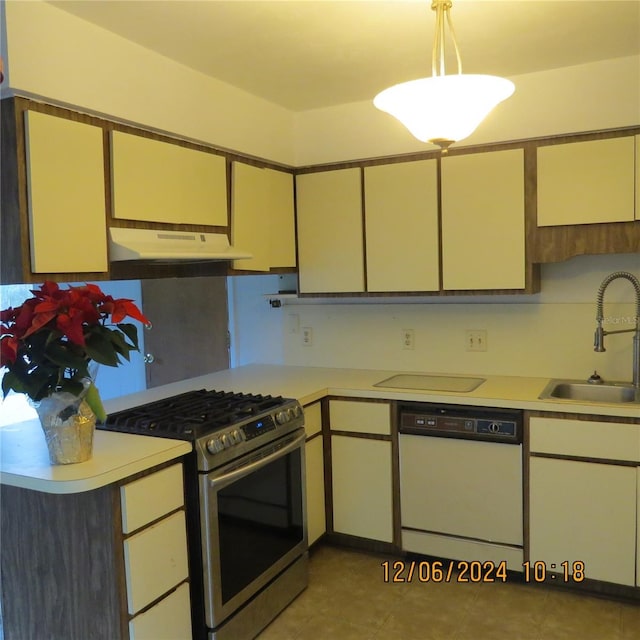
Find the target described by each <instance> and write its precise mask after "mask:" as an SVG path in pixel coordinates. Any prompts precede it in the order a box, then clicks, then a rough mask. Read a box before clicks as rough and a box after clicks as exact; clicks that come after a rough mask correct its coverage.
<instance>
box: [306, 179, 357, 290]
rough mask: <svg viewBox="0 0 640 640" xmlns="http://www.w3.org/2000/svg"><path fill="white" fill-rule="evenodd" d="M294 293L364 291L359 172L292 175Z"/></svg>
mask: <svg viewBox="0 0 640 640" xmlns="http://www.w3.org/2000/svg"><path fill="white" fill-rule="evenodd" d="M296 214H297V237H298V271H299V275H298V278H299V290H300V293H357V292H361V291H364V244H363V237H362V236H363V225H362V193H361V170H360V169H359V168H350V169H337V170H334V171H321V172H317V173H304V174H300V175H297V176H296Z"/></svg>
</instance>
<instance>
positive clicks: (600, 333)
mask: <svg viewBox="0 0 640 640" xmlns="http://www.w3.org/2000/svg"><path fill="white" fill-rule="evenodd" d="M593 350H594V351H597V352H598V353H603V352H604V351H606V349H605V348H604V329H603V328H602V323H600V322H598V327H597V328H596V333H595V335H594V337H593Z"/></svg>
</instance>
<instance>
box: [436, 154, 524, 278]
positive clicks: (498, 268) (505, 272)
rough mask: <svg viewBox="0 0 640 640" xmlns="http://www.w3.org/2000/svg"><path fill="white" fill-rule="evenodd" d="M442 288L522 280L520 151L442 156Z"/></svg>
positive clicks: (522, 171)
mask: <svg viewBox="0 0 640 640" xmlns="http://www.w3.org/2000/svg"><path fill="white" fill-rule="evenodd" d="M441 188H442V286H443V289H444V290H470V289H473V290H482V289H523V288H524V287H525V285H526V282H525V275H526V260H525V211H524V151H523V150H522V149H509V150H506V151H492V152H488V153H472V154H467V155H459V156H448V157H445V158H442V184H441Z"/></svg>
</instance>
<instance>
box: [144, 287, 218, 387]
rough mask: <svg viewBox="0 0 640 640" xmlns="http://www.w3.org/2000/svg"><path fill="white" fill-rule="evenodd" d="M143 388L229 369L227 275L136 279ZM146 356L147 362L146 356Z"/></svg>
mask: <svg viewBox="0 0 640 640" xmlns="http://www.w3.org/2000/svg"><path fill="white" fill-rule="evenodd" d="M141 284H142V308H143V310H144V314H145V315H146V316H147V318H149V320H150V321H151V323H152V328H151V329H149V330H145V331H144V345H145V346H144V349H145V356H146V358H147V360H149V362H147V364H146V366H145V375H146V382H147V388H148V389H150V388H152V387H157V386H159V385H163V384H168V383H170V382H176V381H178V380H185V379H187V378H194V377H196V376H200V375H204V374H206V373H212V372H213V371H220V370H222V369H228V368H229V329H228V318H229V313H228V307H227V279H226V277H224V276H215V277H200V278H163V279H159V280H142V282H141ZM150 360H152V361H150Z"/></svg>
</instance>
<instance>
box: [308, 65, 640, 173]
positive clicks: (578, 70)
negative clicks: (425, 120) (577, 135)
mask: <svg viewBox="0 0 640 640" xmlns="http://www.w3.org/2000/svg"><path fill="white" fill-rule="evenodd" d="M511 80H513V82H514V83H515V85H516V91H515V93H514V94H513V96H512V97H511V98H509V99H508V100H506V101H505V102H503V103H501V104H500V105H498V106H497V107H496V108H495V109H494V111H493V112H492V113H491V114H489V116H488V117H487V118H486V120H484V122H482V124H481V125H480V126H479V127H478V129H477V130H476V132H475V133H473V134H472V135H471V136H469V137H468V138H466V139H465V140H463V141H461V142H460V143H458V144H457V145H456V146H457V147H463V146H468V145H473V144H484V143H488V142H497V141H504V140H519V139H522V138H535V137H539V136H549V135H555V134H561V133H574V132H580V131H593V130H599V129H608V128H613V127H625V126H633V125H638V124H640V56H634V57H629V58H617V59H615V60H605V61H602V62H594V63H590V64H583V65H577V66H573V67H565V68H562V69H554V70H551V71H541V72H537V73H529V74H525V75H520V76H514V77H512V78H511ZM295 145H296V155H295V157H296V160H295V164H296V165H297V166H305V165H313V164H323V163H328V162H338V161H343V160H355V159H363V158H375V157H379V156H387V155H394V154H401V153H415V152H418V151H432V150H434V149H435V147H433V145H429V144H424V143H421V142H419V141H418V140H416V139H415V138H414V137H413V136H412V135H411V134H410V133H409V132H408V131H407V130H406V129H405V127H404V126H403V125H401V124H400V123H399V122H398V121H397V120H396V119H395V118H392V117H391V116H390V115H388V114H386V113H383V112H382V111H379V110H378V109H376V108H375V107H374V106H373V103H372V102H371V101H366V102H354V103H350V104H343V105H338V106H335V107H329V108H326V109H315V110H312V111H305V112H302V113H298V114H296V116H295Z"/></svg>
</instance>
